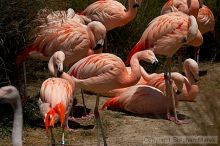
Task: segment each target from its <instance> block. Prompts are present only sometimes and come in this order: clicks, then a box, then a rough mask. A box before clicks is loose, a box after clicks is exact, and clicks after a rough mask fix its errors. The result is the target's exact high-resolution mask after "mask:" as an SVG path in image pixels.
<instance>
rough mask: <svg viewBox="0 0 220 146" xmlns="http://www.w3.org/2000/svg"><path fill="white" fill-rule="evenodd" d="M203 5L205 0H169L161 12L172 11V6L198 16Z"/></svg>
mask: <svg viewBox="0 0 220 146" xmlns="http://www.w3.org/2000/svg"><path fill="white" fill-rule="evenodd" d="M202 5H203V0H167V2H166V3H165V4H164V6H163V8H162V10H161V14H166V13H170V12H172V9H171V8H172V7H174V8H176V9H178V10H179V11H181V12H183V13H185V14H187V15H193V16H194V17H197V15H198V12H199V8H201V7H202Z"/></svg>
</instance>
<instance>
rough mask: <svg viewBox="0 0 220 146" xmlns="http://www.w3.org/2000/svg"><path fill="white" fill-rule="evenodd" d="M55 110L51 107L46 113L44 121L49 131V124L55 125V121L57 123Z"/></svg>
mask: <svg viewBox="0 0 220 146" xmlns="http://www.w3.org/2000/svg"><path fill="white" fill-rule="evenodd" d="M55 113H56V112H55V110H54V109H50V110H49V111H48V112H47V113H46V115H45V119H44V123H45V128H46V132H47V133H48V128H49V126H52V127H54V123H55Z"/></svg>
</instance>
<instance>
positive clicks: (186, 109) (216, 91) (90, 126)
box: [0, 63, 220, 146]
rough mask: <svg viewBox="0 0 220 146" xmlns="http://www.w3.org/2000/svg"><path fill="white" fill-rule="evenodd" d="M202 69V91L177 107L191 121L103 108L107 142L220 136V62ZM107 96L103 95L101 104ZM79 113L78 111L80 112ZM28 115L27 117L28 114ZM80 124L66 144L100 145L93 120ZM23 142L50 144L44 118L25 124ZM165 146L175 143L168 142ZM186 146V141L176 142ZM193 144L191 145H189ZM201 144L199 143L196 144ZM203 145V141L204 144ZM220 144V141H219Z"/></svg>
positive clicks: (138, 145)
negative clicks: (184, 122)
mask: <svg viewBox="0 0 220 146" xmlns="http://www.w3.org/2000/svg"><path fill="white" fill-rule="evenodd" d="M200 70H207V71H208V73H207V75H205V76H202V77H200V81H199V87H200V94H199V96H198V97H197V98H196V101H195V102H179V107H178V109H177V111H178V113H179V116H181V115H182V116H185V117H188V118H189V119H190V121H191V122H190V123H189V124H183V125H176V124H175V123H173V122H171V121H168V120H166V119H165V118H163V117H160V116H154V115H145V116H138V115H131V114H128V113H124V112H121V111H111V110H104V111H101V118H102V121H103V125H104V130H105V134H106V137H107V143H108V145H109V146H142V145H144V146H154V145H160V144H156V143H155V142H152V140H154V139H155V138H161V137H165V138H166V137H167V136H218V138H219V136H220V117H219V116H218V115H219V112H220V77H219V75H220V63H206V64H201V65H200ZM40 83H42V81H41V80H40V81H36V82H33V81H29V82H28V94H29V95H30V96H31V97H32V96H33V95H34V94H36V92H37V91H38V90H39V88H40ZM76 96H77V99H78V103H77V107H76V110H78V112H79V113H80V112H82V107H81V105H82V101H81V98H80V94H79V92H77V93H76ZM85 97H86V103H87V105H88V108H89V109H93V108H94V105H95V99H96V98H95V97H96V96H95V95H90V94H86V95H85ZM107 99H108V98H106V97H101V98H100V105H102V104H103V103H104V102H105V101H106V100H107ZM78 115H79V114H78ZM26 118H27V117H26ZM78 121H79V123H70V126H71V127H72V128H73V129H74V131H68V132H66V135H65V136H66V144H67V145H73V146H95V145H97V138H96V128H95V126H94V124H95V122H94V119H91V120H88V121H85V120H80V119H78ZM54 131H55V135H56V137H57V142H60V138H61V132H60V131H61V129H60V128H59V127H56V128H55V130H54ZM10 143H11V140H10V136H6V137H3V139H2V140H1V141H0V146H7V145H10ZM23 144H24V145H25V146H44V145H50V140H49V139H48V137H47V135H46V132H45V129H44V127H43V123H42V120H40V121H33V123H32V124H31V125H30V124H26V125H25V126H24V131H23ZM162 145H172V143H170V142H167V143H163V144H162ZM173 145H184V146H186V145H187V144H173ZM189 145H191V144H189ZM195 145H199V144H195ZM203 145H204V144H203ZM216 145H220V142H218V144H216Z"/></svg>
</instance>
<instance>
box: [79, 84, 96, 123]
mask: <svg viewBox="0 0 220 146" xmlns="http://www.w3.org/2000/svg"><path fill="white" fill-rule="evenodd" d="M81 94H82V101H83V108H84V112H85V116H82V119H83V120H91V119H93V118H94V114H88V113H87V111H86V104H85V98H84V92H83V89H82V88H81Z"/></svg>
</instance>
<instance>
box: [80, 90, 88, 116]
mask: <svg viewBox="0 0 220 146" xmlns="http://www.w3.org/2000/svg"><path fill="white" fill-rule="evenodd" d="M81 95H82V101H83V108H84V112H85V115H87V111H86V104H85V98H84V92H83V89H82V88H81Z"/></svg>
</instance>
